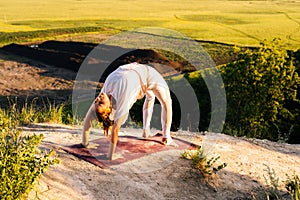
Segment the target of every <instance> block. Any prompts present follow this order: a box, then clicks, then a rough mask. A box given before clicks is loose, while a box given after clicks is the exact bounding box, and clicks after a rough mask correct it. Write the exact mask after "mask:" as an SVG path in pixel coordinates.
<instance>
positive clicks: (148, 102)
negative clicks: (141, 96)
mask: <svg viewBox="0 0 300 200" xmlns="http://www.w3.org/2000/svg"><path fill="white" fill-rule="evenodd" d="M154 102H155V95H154V93H153V92H152V91H147V92H146V99H145V101H144V106H143V137H144V138H146V137H147V136H148V135H149V134H150V122H151V118H152V113H153V106H154Z"/></svg>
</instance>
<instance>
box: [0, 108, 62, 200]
mask: <svg viewBox="0 0 300 200" xmlns="http://www.w3.org/2000/svg"><path fill="white" fill-rule="evenodd" d="M17 125H18V123H17V121H15V120H14V119H13V118H12V117H11V116H10V115H9V114H7V113H6V112H4V111H3V110H1V109H0V174H1V177H0V182H1V184H0V199H7V200H10V199H20V198H22V197H23V196H24V194H26V193H27V192H28V191H29V190H30V189H32V187H33V185H34V182H35V181H36V180H37V179H38V178H39V177H40V176H41V174H42V173H43V172H44V171H45V170H46V169H47V168H48V167H49V166H50V165H53V164H56V163H58V162H59V160H58V159H57V157H56V156H55V152H54V151H50V152H46V151H45V152H42V151H41V150H40V149H39V148H38V145H39V144H40V142H41V141H42V138H43V135H30V136H22V133H21V131H20V130H18V129H17V128H16V127H17Z"/></svg>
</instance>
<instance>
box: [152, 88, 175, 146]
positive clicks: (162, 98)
mask: <svg viewBox="0 0 300 200" xmlns="http://www.w3.org/2000/svg"><path fill="white" fill-rule="evenodd" d="M152 91H153V93H154V95H155V96H156V97H157V99H158V100H159V102H160V105H161V108H162V109H161V125H162V134H163V138H164V139H166V140H167V141H166V144H167V145H168V144H170V143H171V142H172V138H171V134H170V129H171V123H172V99H171V95H170V91H169V88H167V87H163V86H157V87H155V88H154V89H153V90H152Z"/></svg>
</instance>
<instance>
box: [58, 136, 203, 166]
mask: <svg viewBox="0 0 300 200" xmlns="http://www.w3.org/2000/svg"><path fill="white" fill-rule="evenodd" d="M161 140H162V137H161V134H156V135H155V136H152V137H149V138H147V139H140V138H137V137H134V136H119V139H118V143H117V148H116V152H115V154H118V155H121V156H120V158H117V159H115V160H108V159H107V158H106V155H107V152H108V150H109V144H110V142H109V138H101V139H97V140H93V141H91V143H93V144H98V145H99V146H98V147H97V148H95V149H89V148H84V147H82V145H81V144H75V145H72V146H65V147H61V148H62V149H63V150H64V151H66V152H68V153H70V154H72V155H74V156H76V157H78V158H81V159H83V160H85V161H87V162H90V163H92V164H94V165H96V166H99V167H101V168H109V167H110V166H112V165H118V164H122V163H125V162H128V161H131V160H133V159H138V158H141V157H143V156H145V155H149V154H152V153H156V152H161V151H168V150H184V149H196V148H198V145H196V144H193V143H190V142H187V141H185V140H182V139H179V138H175V137H173V141H174V142H175V143H176V144H177V146H176V147H175V146H165V145H164V144H163V143H162V142H161Z"/></svg>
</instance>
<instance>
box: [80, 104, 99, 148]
mask: <svg viewBox="0 0 300 200" xmlns="http://www.w3.org/2000/svg"><path fill="white" fill-rule="evenodd" d="M95 118H96V115H95V105H94V103H93V104H92V105H91V107H90V108H89V110H88V112H87V113H86V115H85V118H84V122H83V130H82V145H83V146H84V147H87V146H88V144H89V139H88V138H89V134H90V129H91V126H92V121H93V120H94V119H95Z"/></svg>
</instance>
